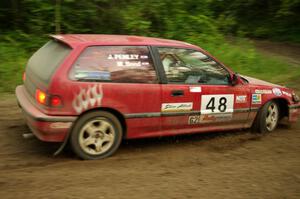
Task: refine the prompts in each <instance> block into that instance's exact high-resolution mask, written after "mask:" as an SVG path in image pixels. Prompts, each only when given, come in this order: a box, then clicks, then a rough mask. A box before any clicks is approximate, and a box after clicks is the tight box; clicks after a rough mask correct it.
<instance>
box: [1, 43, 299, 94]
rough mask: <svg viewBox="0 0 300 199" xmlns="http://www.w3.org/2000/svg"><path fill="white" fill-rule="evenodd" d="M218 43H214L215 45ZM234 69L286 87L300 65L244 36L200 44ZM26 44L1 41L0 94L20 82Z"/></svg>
mask: <svg viewBox="0 0 300 199" xmlns="http://www.w3.org/2000/svg"><path fill="white" fill-rule="evenodd" d="M216 44H217V45H216ZM199 45H200V46H201V47H203V48H204V49H207V50H208V51H209V52H211V53H212V54H213V55H215V56H216V57H217V58H218V59H219V60H220V61H222V62H223V63H224V64H226V65H227V66H229V67H230V68H232V69H233V70H234V71H235V72H237V73H240V74H243V75H248V76H252V77H256V78H259V79H263V80H266V81H270V82H273V83H277V84H282V85H287V86H289V87H292V88H295V89H298V90H299V88H300V78H299V77H300V66H299V65H298V66H297V65H291V64H289V63H287V62H286V61H284V60H282V59H280V58H277V57H270V56H266V55H262V54H260V53H258V52H257V50H256V49H255V47H254V46H253V45H252V43H251V42H250V41H248V40H245V39H238V40H237V41H235V42H224V41H220V42H219V43H218V42H214V44H213V45H212V44H211V43H204V44H199ZM25 49H28V48H26V43H25V44H24V43H18V42H11V43H10V42H6V43H4V42H0V93H12V92H14V89H15V87H16V86H17V85H18V84H22V73H23V71H24V68H25V65H26V62H27V60H28V59H29V57H30V56H31V54H32V52H28V51H26V50H25Z"/></svg>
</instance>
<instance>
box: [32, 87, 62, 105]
mask: <svg viewBox="0 0 300 199" xmlns="http://www.w3.org/2000/svg"><path fill="white" fill-rule="evenodd" d="M35 99H36V101H37V102H38V103H40V104H43V105H45V106H49V107H61V106H62V105H63V103H62V100H61V98H60V97H59V96H57V95H50V94H46V93H45V92H44V91H41V90H40V89H36V92H35Z"/></svg>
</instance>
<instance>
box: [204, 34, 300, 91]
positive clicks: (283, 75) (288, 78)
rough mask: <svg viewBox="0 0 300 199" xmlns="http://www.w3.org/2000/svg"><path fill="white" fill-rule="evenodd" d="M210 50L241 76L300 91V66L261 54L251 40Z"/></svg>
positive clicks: (226, 43) (238, 41) (239, 41)
mask: <svg viewBox="0 0 300 199" xmlns="http://www.w3.org/2000/svg"><path fill="white" fill-rule="evenodd" d="M208 48H209V49H210V52H211V53H212V54H213V55H214V56H216V57H217V58H218V59H219V60H220V61H221V62H223V63H224V64H225V65H227V66H228V67H230V68H231V69H233V70H234V71H235V72H237V73H239V74H243V75H247V76H252V77H255V78H258V79H262V80H265V81H269V82H272V83H276V84H281V85H286V86H288V87H291V88H294V89H297V90H299V89H300V81H299V79H300V78H299V77H300V65H296V64H291V63H288V62H286V61H285V60H283V59H282V58H279V57H275V56H270V55H265V54H261V53H259V52H258V51H257V49H255V47H254V45H253V44H252V43H251V42H250V41H249V40H246V39H238V40H237V41H234V42H224V43H221V44H220V45H218V46H216V47H214V48H211V47H209V46H208Z"/></svg>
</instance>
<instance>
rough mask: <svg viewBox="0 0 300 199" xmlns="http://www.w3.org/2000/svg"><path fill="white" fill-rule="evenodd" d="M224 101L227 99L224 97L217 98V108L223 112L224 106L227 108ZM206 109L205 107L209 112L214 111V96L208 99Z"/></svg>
mask: <svg viewBox="0 0 300 199" xmlns="http://www.w3.org/2000/svg"><path fill="white" fill-rule="evenodd" d="M226 103H227V99H226V98H225V97H221V98H220V99H219V106H218V110H219V111H220V112H225V111H226V108H227V106H226ZM206 109H207V110H211V112H214V111H215V109H216V107H215V98H214V97H212V98H211V99H210V100H209V102H208V103H207V105H206Z"/></svg>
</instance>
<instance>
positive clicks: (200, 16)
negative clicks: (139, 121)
mask: <svg viewBox="0 0 300 199" xmlns="http://www.w3.org/2000/svg"><path fill="white" fill-rule="evenodd" d="M299 8H300V0H294V1H289V0H278V1H273V0H267V1H261V0H251V1H246V0H230V1H229V0H203V1H201V2H198V1H194V0H183V1H181V0H172V1H171V0H149V1H142V0H135V1H131V0H119V1H114V0H113V1H107V0H94V1H84V0H77V1H75V0H64V1H62V0H56V1H33V0H9V1H1V2H0V21H1V23H0V92H1V93H3V92H8V93H10V92H14V88H15V87H16V85H18V84H21V83H22V73H23V71H24V67H25V66H26V62H27V60H28V58H29V57H30V56H31V54H32V53H33V52H34V51H36V50H37V49H38V48H39V47H40V46H41V45H42V44H43V43H45V42H46V41H47V39H48V38H47V35H48V34H54V33H90V34H134V35H142V36H153V37H162V38H169V39H177V40H183V41H186V42H190V43H193V44H196V45H199V46H200V47H202V48H204V49H205V50H207V51H209V52H210V53H211V54H213V55H214V56H216V57H217V58H218V59H219V60H220V61H222V62H223V63H225V64H226V65H228V66H229V67H231V68H232V69H233V70H235V71H236V72H238V73H240V74H244V75H249V76H254V77H257V78H261V79H264V80H267V81H271V82H274V83H280V84H285V85H288V86H291V87H294V88H297V87H300V86H299V81H298V79H299V77H300V66H299V65H297V64H292V63H288V62H286V61H285V60H283V59H282V58H279V57H274V56H270V55H262V54H261V53H260V52H258V51H257V49H256V48H255V47H254V45H253V43H252V42H251V41H250V40H249V39H247V38H258V39H268V40H275V41H285V42H291V43H300V13H299V12H297V10H299ZM228 36H230V38H233V39H228Z"/></svg>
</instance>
